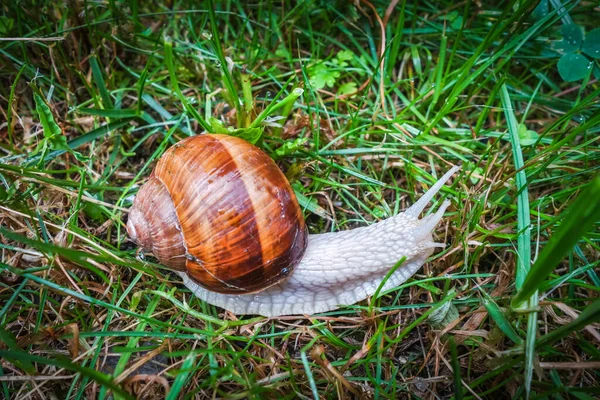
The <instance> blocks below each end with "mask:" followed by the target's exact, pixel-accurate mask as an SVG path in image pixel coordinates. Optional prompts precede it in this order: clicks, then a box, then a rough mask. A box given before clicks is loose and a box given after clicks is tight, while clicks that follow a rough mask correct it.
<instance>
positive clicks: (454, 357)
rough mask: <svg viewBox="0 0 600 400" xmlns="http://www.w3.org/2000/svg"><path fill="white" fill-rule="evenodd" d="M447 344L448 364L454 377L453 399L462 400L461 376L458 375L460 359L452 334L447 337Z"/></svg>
mask: <svg viewBox="0 0 600 400" xmlns="http://www.w3.org/2000/svg"><path fill="white" fill-rule="evenodd" d="M448 346H449V347H450V365H452V376H453V378H454V399H455V400H462V398H463V389H462V378H461V376H460V361H458V351H457V350H456V342H455V341H454V336H450V337H449V338H448Z"/></svg>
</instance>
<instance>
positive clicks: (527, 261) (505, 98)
mask: <svg viewBox="0 0 600 400" xmlns="http://www.w3.org/2000/svg"><path fill="white" fill-rule="evenodd" d="M500 99H501V101H502V107H503V108H504V114H505V116H506V121H507V124H508V133H509V138H510V142H511V148H512V153H513V163H514V165H515V171H517V173H516V183H517V231H518V236H517V271H516V276H515V286H516V288H517V290H518V289H520V288H521V286H522V285H523V281H524V280H525V276H526V275H527V273H528V272H529V268H530V266H531V232H530V224H531V216H530V210H529V191H528V190H527V175H526V174H525V170H524V167H523V166H524V162H523V153H522V149H521V144H520V141H519V129H518V124H517V118H516V117H515V113H514V110H513V107H512V102H511V100H510V96H509V94H508V88H507V87H506V84H503V85H502V88H501V90H500ZM537 304H538V301H537V292H534V293H532V295H531V297H530V299H529V308H530V309H532V311H531V312H530V314H529V315H528V317H527V338H526V341H525V397H526V398H527V399H528V398H529V395H530V393H531V381H532V379H533V359H534V357H535V346H534V345H535V338H536V336H537V312H536V311H533V309H534V308H535V307H537Z"/></svg>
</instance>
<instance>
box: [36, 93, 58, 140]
mask: <svg viewBox="0 0 600 400" xmlns="http://www.w3.org/2000/svg"><path fill="white" fill-rule="evenodd" d="M33 99H34V100H35V111H36V112H37V114H38V117H39V119H40V123H41V124H42V128H44V137H45V138H51V137H53V136H55V135H61V136H62V130H61V129H60V127H59V126H58V124H57V123H56V122H55V121H54V116H53V115H52V110H50V107H49V106H48V104H46V102H45V101H44V99H42V96H40V95H39V94H37V93H33Z"/></svg>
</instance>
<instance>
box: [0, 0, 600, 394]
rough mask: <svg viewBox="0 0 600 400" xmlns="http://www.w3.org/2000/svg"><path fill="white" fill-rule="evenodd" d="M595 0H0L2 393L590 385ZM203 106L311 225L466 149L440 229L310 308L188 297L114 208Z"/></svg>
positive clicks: (337, 224)
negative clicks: (361, 287)
mask: <svg viewBox="0 0 600 400" xmlns="http://www.w3.org/2000/svg"><path fill="white" fill-rule="evenodd" d="M599 20H600V7H599V5H598V2H597V1H566V2H563V3H561V2H560V1H558V0H550V1H548V0H543V1H541V2H540V1H538V0H523V1H517V0H513V1H469V0H468V1H461V2H452V1H444V0H442V1H398V0H392V1H387V0H386V1H383V0H382V1H378V0H369V1H367V0H359V1H326V0H312V1H288V0H282V1H248V2H247V1H238V0H227V1H215V2H214V4H213V3H212V2H209V1H207V2H195V1H186V0H165V1H163V2H157V3H153V2H141V1H137V0H121V1H119V0H108V1H94V2H91V1H77V0H67V1H60V2H55V1H42V0H39V1H31V0H30V1H18V0H16V1H7V2H2V5H0V36H1V37H2V39H1V41H0V104H1V107H0V202H1V204H0V251H1V255H2V257H1V263H0V398H6V399H23V398H34V399H45V398H60V399H82V398H99V399H108V398H128V397H133V396H135V397H137V398H165V397H166V398H169V399H174V398H216V397H219V398H286V399H287V398H390V399H394V398H427V399H437V398H455V399H461V398H469V399H471V398H476V399H479V398H525V397H529V398H544V399H546V398H547V399H591V398H597V396H598V395H599V393H600V392H599V389H598V379H599V374H600V351H599V345H600V333H599V332H598V328H599V327H600V326H599V325H598V319H599V317H600V305H599V303H598V301H597V299H598V290H599V287H600V278H599V276H598V259H599V254H600V246H599V245H600V243H599V239H600V235H599V233H598V229H597V228H598V225H595V221H596V220H597V219H598V210H599V209H600V207H598V199H599V198H600V180H599V179H600V178H598V177H597V175H598V169H599V166H600V163H599V159H600V152H599V150H598V149H599V143H598V141H599V137H600V135H599V134H600V125H599V122H600V103H599V101H598V99H599V97H598V96H599V94H600V85H599V83H598V78H599V77H600V64H599V62H598V57H599V56H600V30H599V29H598V21H599ZM205 130H207V131H225V132H227V133H229V134H234V135H241V136H243V137H244V138H246V139H247V140H250V141H254V142H256V143H257V144H258V145H259V146H261V147H262V148H263V149H265V150H266V151H267V152H268V153H269V154H270V155H271V156H272V157H273V158H275V159H276V160H277V162H278V163H279V165H280V166H281V168H282V169H283V170H284V171H285V172H286V174H287V176H288V177H289V179H290V181H291V182H292V184H293V186H294V189H295V191H296V192H297V194H298V197H299V199H300V202H301V204H302V206H303V207H304V209H305V215H306V218H307V221H308V224H309V227H310V230H311V232H324V231H336V230H344V229H349V228H352V227H355V226H362V225H366V224H369V223H372V222H374V221H377V220H380V219H383V218H385V217H387V216H389V215H393V214H395V213H398V212H399V211H401V210H402V209H404V208H406V207H407V206H408V205H410V204H412V203H413V202H414V201H415V199H416V198H417V197H418V196H419V194H421V193H423V191H424V190H426V189H427V188H428V187H429V186H430V185H431V184H432V183H433V182H434V181H435V180H436V178H437V177H439V176H440V175H441V174H442V173H443V172H444V171H446V170H448V168H449V167H450V166H451V165H454V164H459V163H461V164H462V170H461V172H460V174H459V175H457V176H456V177H455V178H454V179H453V184H452V185H451V186H449V187H447V188H446V189H444V190H443V193H442V194H441V195H438V196H437V197H438V199H437V201H441V200H443V199H444V198H448V199H451V200H452V204H453V205H452V206H451V208H450V209H449V210H448V212H447V214H446V217H445V219H444V221H443V223H442V224H441V226H440V227H439V229H438V230H437V232H436V235H435V236H436V240H437V241H440V242H445V243H447V247H446V248H445V249H444V250H443V251H440V252H438V253H436V254H435V255H434V256H433V257H432V260H431V262H429V263H428V264H427V265H426V266H425V267H424V268H423V269H422V270H420V271H419V272H418V273H417V274H416V275H415V276H414V277H413V279H411V280H409V281H408V282H407V283H405V284H403V285H402V286H401V287H400V288H397V289H395V290H391V291H388V292H386V293H380V294H379V296H378V298H371V299H369V300H368V301H365V302H362V303H360V304H356V305H348V306H346V307H343V308H341V309H340V310H337V311H333V312H328V313H324V314H321V315H315V316H305V317H286V318H279V319H265V318H257V317H253V316H234V315H232V314H230V313H226V312H223V310H221V309H217V308H215V307H212V306H209V305H207V304H204V303H203V302H201V301H199V300H198V299H196V298H194V297H192V296H191V295H190V293H189V291H187V290H186V289H185V288H184V287H183V286H182V285H181V283H180V280H179V279H178V278H177V277H176V276H174V275H171V274H170V273H169V272H168V271H167V270H165V269H164V268H161V267H160V266H157V265H156V264H154V263H153V262H152V261H153V259H152V258H147V259H146V260H144V259H142V258H138V257H137V256H136V249H135V248H134V246H133V245H132V243H131V242H129V241H128V240H127V238H126V234H125V230H124V221H126V218H127V209H128V207H129V206H130V205H131V201H132V198H133V196H134V195H135V193H136V190H137V188H138V187H139V185H140V184H142V183H143V182H144V180H145V179H146V178H147V177H148V175H149V173H150V171H151V169H152V166H153V163H154V162H155V161H156V159H157V158H158V157H159V156H160V155H161V154H162V152H164V150H165V149H166V148H167V147H169V146H171V145H172V144H173V143H175V142H176V141H178V140H179V139H181V138H183V137H185V136H187V135H192V134H199V133H201V132H202V131H205ZM594 176H596V179H595V180H594ZM436 204H439V203H436ZM434 206H435V205H434ZM595 300H596V301H595Z"/></svg>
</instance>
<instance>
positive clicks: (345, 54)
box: [333, 50, 354, 67]
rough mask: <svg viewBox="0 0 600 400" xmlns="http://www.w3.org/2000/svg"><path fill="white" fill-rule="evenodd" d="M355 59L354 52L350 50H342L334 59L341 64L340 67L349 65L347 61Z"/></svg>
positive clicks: (335, 62)
mask: <svg viewBox="0 0 600 400" xmlns="http://www.w3.org/2000/svg"><path fill="white" fill-rule="evenodd" d="M352 59H354V53H353V52H351V51H350V50H342V51H340V52H338V53H337V55H336V59H335V60H333V62H334V64H337V65H339V66H340V67H347V66H348V63H347V61H350V60H352Z"/></svg>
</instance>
